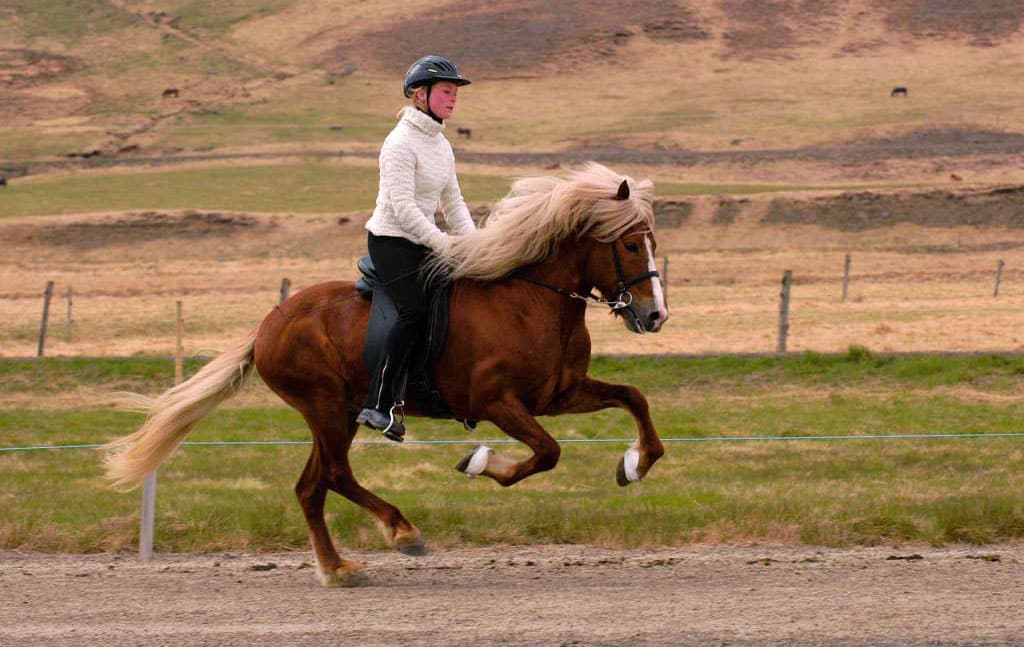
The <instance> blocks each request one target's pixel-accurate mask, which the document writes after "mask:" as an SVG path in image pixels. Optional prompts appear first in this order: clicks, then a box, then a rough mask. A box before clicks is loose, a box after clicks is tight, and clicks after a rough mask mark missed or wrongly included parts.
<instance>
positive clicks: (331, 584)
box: [318, 568, 373, 588]
mask: <svg viewBox="0 0 1024 647" xmlns="http://www.w3.org/2000/svg"><path fill="white" fill-rule="evenodd" d="M318 575H319V577H320V583H321V584H323V585H324V586H326V587H327V588H355V587H358V586H370V585H372V584H373V580H371V579H370V576H369V575H367V574H366V573H365V572H364V571H363V569H361V568H356V569H344V568H339V569H336V570H334V571H332V572H323V571H321V572H319V573H318Z"/></svg>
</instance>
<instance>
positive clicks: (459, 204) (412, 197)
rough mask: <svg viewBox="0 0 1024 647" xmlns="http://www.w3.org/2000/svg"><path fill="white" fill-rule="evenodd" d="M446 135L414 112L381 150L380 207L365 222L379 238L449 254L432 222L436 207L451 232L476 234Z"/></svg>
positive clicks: (407, 111)
mask: <svg viewBox="0 0 1024 647" xmlns="http://www.w3.org/2000/svg"><path fill="white" fill-rule="evenodd" d="M443 131H444V124H439V123H437V122H436V121H434V120H433V119H431V118H430V116H429V115H427V114H426V113H423V112H420V111H419V110H416V109H415V108H412V107H407V108H405V110H403V111H402V115H401V118H400V119H399V121H398V125H397V126H395V128H394V130H392V131H391V133H390V134H389V135H388V136H387V138H386V139H385V140H384V146H382V147H381V150H380V190H379V191H378V193H377V207H376V208H375V209H374V210H373V216H372V217H371V218H370V219H369V220H368V221H367V222H366V228H367V229H369V230H370V232H371V233H373V234H374V235H375V236H400V237H402V238H407V239H408V240H411V241H412V242H414V243H418V244H420V245H426V246H427V247H430V248H431V249H434V250H439V251H440V250H443V249H445V248H446V247H447V246H448V244H449V241H448V235H447V234H446V233H444V232H443V231H441V230H440V229H439V228H438V226H437V223H436V221H435V219H434V213H435V212H436V211H437V206H438V203H440V205H441V212H442V213H443V214H444V218H445V221H446V222H447V223H448V231H449V232H451V233H452V234H456V235H458V234H465V233H467V232H470V231H473V229H474V225H473V219H472V218H471V217H470V215H469V209H468V208H467V207H466V202H465V201H464V200H463V199H462V191H461V190H460V189H459V182H458V180H457V179H456V177H455V155H454V154H453V153H452V145H451V144H450V143H448V140H447V139H446V138H445V136H444V135H443V134H442V132H443Z"/></svg>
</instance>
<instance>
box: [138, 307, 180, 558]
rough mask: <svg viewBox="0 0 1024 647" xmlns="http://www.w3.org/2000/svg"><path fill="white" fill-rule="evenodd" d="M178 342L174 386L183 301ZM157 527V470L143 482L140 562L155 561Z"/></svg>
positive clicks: (176, 374) (177, 355)
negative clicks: (154, 543) (154, 548)
mask: <svg viewBox="0 0 1024 647" xmlns="http://www.w3.org/2000/svg"><path fill="white" fill-rule="evenodd" d="M174 310H175V322H174V328H175V331H176V335H175V336H176V338H177V339H176V340H175V344H174V384H175V385H178V384H181V382H182V380H183V379H184V355H185V353H184V347H183V346H182V343H181V338H182V336H183V334H184V323H183V320H182V317H181V301H176V302H175V303H174ZM155 527H156V470H153V471H152V472H150V473H149V474H147V475H146V480H144V481H143V482H142V518H141V519H140V520H139V561H140V562H142V563H144V564H148V563H149V562H151V561H153V532H154V529H155Z"/></svg>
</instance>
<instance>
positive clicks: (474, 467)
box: [455, 445, 494, 476]
mask: <svg viewBox="0 0 1024 647" xmlns="http://www.w3.org/2000/svg"><path fill="white" fill-rule="evenodd" d="M493 453H494V450H493V449H491V448H490V447H488V446H486V445H477V446H476V448H475V449H473V451H471V452H469V453H468V454H466V455H465V456H464V457H463V458H462V460H461V461H459V462H458V464H457V465H456V466H455V469H456V470H458V471H460V472H462V473H463V474H465V475H466V476H479V475H481V474H483V473H484V470H485V469H487V459H488V457H489V456H490V455H491V454H493Z"/></svg>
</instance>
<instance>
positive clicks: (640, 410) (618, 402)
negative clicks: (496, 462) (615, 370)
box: [544, 376, 665, 485]
mask: <svg viewBox="0 0 1024 647" xmlns="http://www.w3.org/2000/svg"><path fill="white" fill-rule="evenodd" d="M610 407H618V408H620V409H626V410H628V411H629V412H630V413H631V414H633V418H634V419H635V420H636V425H637V428H638V429H639V431H640V438H639V440H638V442H636V443H633V445H632V446H631V447H630V448H629V449H628V450H626V454H625V456H623V457H622V458H621V459H620V460H619V466H618V470H617V472H616V477H615V478H616V481H617V482H618V484H619V485H629V484H630V483H631V482H633V481H639V480H641V479H643V478H644V477H645V476H647V472H649V471H650V469H651V466H652V465H654V463H655V461H657V460H658V459H659V458H661V457H662V455H664V453H665V446H664V445H663V444H662V443H661V439H660V438H658V432H657V431H655V430H654V423H653V422H651V412H650V409H649V407H648V406H647V398H645V397H644V396H643V394H642V393H640V391H639V390H638V389H637V388H636V387H633V386H629V385H628V384H611V383H609V382H602V381H600V380H593V379H591V378H589V377H586V376H584V378H583V381H581V382H580V383H579V384H578V385H577V386H576V388H574V389H573V390H571V391H569V392H568V393H567V394H565V395H564V396H563V397H561V398H559V399H558V400H557V401H555V402H554V403H553V404H552V407H551V409H550V410H549V411H545V412H544V413H545V414H560V413H589V412H591V411H600V410H601V409H608V408H610Z"/></svg>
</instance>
